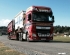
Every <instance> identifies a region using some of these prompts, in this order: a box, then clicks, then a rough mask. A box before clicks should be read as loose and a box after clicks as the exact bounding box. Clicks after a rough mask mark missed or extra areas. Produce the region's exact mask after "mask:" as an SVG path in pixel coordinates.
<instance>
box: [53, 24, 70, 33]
mask: <svg viewBox="0 0 70 55" xmlns="http://www.w3.org/2000/svg"><path fill="white" fill-rule="evenodd" d="M57 32H59V33H68V34H70V27H69V26H60V25H58V26H54V33H57Z"/></svg>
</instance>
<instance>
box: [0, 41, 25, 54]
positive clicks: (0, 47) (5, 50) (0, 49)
mask: <svg viewBox="0 0 70 55" xmlns="http://www.w3.org/2000/svg"><path fill="white" fill-rule="evenodd" d="M0 55H25V54H22V53H20V52H18V51H15V50H13V49H10V48H9V47H6V46H5V45H4V44H3V43H2V42H0Z"/></svg>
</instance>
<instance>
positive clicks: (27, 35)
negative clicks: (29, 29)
mask: <svg viewBox="0 0 70 55" xmlns="http://www.w3.org/2000/svg"><path fill="white" fill-rule="evenodd" d="M26 38H27V41H28V42H31V41H30V40H29V34H28V33H26Z"/></svg>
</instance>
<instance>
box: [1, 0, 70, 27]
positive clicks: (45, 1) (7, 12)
mask: <svg viewBox="0 0 70 55" xmlns="http://www.w3.org/2000/svg"><path fill="white" fill-rule="evenodd" d="M32 5H38V6H48V7H51V9H52V11H53V14H54V17H55V22H54V25H55V26H56V25H60V26H70V0H0V26H3V25H5V26H7V24H8V23H9V22H10V21H11V20H12V19H14V17H15V15H16V14H17V13H19V12H20V11H21V10H26V9H27V8H28V7H30V6H32Z"/></svg>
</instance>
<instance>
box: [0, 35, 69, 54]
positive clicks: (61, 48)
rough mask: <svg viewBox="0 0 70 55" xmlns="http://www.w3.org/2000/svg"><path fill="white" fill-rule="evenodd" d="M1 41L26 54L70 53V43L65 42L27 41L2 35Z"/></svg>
mask: <svg viewBox="0 0 70 55" xmlns="http://www.w3.org/2000/svg"><path fill="white" fill-rule="evenodd" d="M0 42H3V43H4V44H5V45H6V46H8V47H10V48H13V49H15V50H17V51H19V52H22V53H25V54H26V55H59V54H60V53H61V54H63V55H70V43H63V42H26V41H23V42H21V41H16V40H8V39H7V36H5V35H4V36H0Z"/></svg>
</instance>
